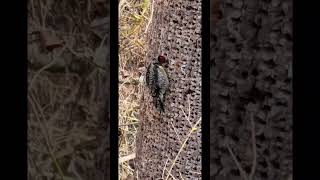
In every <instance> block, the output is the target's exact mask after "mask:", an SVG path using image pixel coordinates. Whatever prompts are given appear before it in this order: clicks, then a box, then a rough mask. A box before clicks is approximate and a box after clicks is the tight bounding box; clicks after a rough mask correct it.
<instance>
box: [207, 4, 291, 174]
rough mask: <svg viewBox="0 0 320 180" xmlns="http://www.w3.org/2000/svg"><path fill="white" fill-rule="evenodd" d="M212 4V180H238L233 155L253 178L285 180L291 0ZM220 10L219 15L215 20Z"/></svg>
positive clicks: (288, 145) (288, 144)
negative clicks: (218, 18) (217, 19)
mask: <svg viewBox="0 0 320 180" xmlns="http://www.w3.org/2000/svg"><path fill="white" fill-rule="evenodd" d="M211 5H212V6H216V7H215V8H212V9H211V10H213V9H216V10H217V11H216V12H214V11H211V18H212V19H211V20H212V21H211V29H210V48H211V58H210V61H211V62H210V63H211V67H210V71H211V72H210V81H211V82H210V89H211V92H210V99H211V101H210V103H211V104H210V110H211V112H210V179H213V180H215V179H243V178H241V177H240V175H241V174H240V173H239V169H241V168H239V167H237V164H236V162H235V160H234V159H235V158H236V159H237V161H239V162H238V164H240V166H242V168H243V171H245V173H247V174H250V172H252V173H251V174H252V177H253V179H256V180H258V179H259V180H274V179H288V178H289V177H290V176H291V175H292V88H291V86H292V67H291V64H292V36H293V34H292V1H291V0H284V1H280V0H270V1H264V0H234V1H232V0H231V1H220V3H218V4H213V3H212V4H211ZM217 5H218V6H219V7H218V8H217ZM218 11H220V12H221V15H222V18H221V19H220V20H219V21H214V18H215V17H214V16H215V14H217V12H218ZM252 124H253V125H254V126H252ZM252 133H253V134H254V137H255V141H253V140H252V139H253V138H252ZM253 145H254V146H256V150H254V148H252V146H253ZM230 152H233V154H234V157H235V158H233V157H232V155H231V153H230ZM252 167H253V171H252ZM248 179H249V178H248Z"/></svg>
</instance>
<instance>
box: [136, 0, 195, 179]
mask: <svg viewBox="0 0 320 180" xmlns="http://www.w3.org/2000/svg"><path fill="white" fill-rule="evenodd" d="M153 10H154V11H153V18H152V21H151V23H150V26H149V29H148V31H147V36H148V40H149V42H148V45H149V47H148V48H149V54H148V59H147V62H146V65H147V64H148V63H150V61H151V59H152V58H153V57H157V56H158V55H159V54H163V55H164V56H166V57H167V59H168V60H169V65H168V66H167V67H166V70H167V73H168V75H169V78H170V89H169V91H168V92H167V95H166V98H165V113H164V114H162V115H161V116H160V114H159V113H158V111H157V109H156V108H155V107H154V104H153V103H152V99H151V96H150V95H149V93H148V91H147V89H145V92H144V98H143V102H142V107H143V108H142V110H141V113H140V114H141V123H140V131H139V133H138V135H137V158H136V164H137V169H136V170H137V171H136V172H137V175H138V177H139V179H158V178H159V179H166V178H167V177H168V179H173V178H172V176H173V177H175V178H178V179H181V178H183V179H201V1H200V0H196V1H183V0H178V1H168V0H162V1H155V0H154V1H153ZM195 127H196V128H197V129H195ZM168 172H170V173H168Z"/></svg>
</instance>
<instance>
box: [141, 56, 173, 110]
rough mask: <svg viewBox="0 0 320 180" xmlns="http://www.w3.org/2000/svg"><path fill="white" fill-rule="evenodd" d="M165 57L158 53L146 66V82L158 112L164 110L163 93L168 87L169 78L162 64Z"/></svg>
mask: <svg viewBox="0 0 320 180" xmlns="http://www.w3.org/2000/svg"><path fill="white" fill-rule="evenodd" d="M165 62H166V58H165V57H164V56H162V55H159V56H158V58H157V59H156V58H154V59H153V61H152V62H151V63H150V64H149V66H148V67H147V72H146V84H147V87H148V88H149V90H150V93H151V95H152V97H153V100H154V104H155V106H156V108H157V109H158V110H159V111H160V112H164V99H165V94H166V92H167V90H168V88H169V78H168V75H167V73H166V71H165V69H164V66H163V64H164V63H165Z"/></svg>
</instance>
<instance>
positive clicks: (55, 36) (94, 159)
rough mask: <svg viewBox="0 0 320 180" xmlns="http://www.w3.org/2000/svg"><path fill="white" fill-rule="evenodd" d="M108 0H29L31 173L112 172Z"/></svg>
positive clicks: (71, 178)
mask: <svg viewBox="0 0 320 180" xmlns="http://www.w3.org/2000/svg"><path fill="white" fill-rule="evenodd" d="M109 17H110V8H109V1H105V0H103V1H101V0H80V1H78V0H68V1H54V0H44V1H35V0H28V57H27V60H28V179H32V180H42V179H64V180H81V179H82V180H88V179H97V180H106V179H110V177H109V174H110V170H109V163H110V162H109V159H110V143H109V141H110V139H109V135H110V130H109V129H110V128H109V121H110V115H109V104H110V102H109V94H110V93H109V89H110V76H109V75H110V73H109V71H110V62H109V60H110V58H109V51H110V47H109V21H110V20H109Z"/></svg>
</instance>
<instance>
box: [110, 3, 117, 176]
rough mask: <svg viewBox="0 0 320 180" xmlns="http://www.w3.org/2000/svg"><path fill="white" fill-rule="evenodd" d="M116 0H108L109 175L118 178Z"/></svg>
mask: <svg viewBox="0 0 320 180" xmlns="http://www.w3.org/2000/svg"><path fill="white" fill-rule="evenodd" d="M118 5H119V3H118V1H110V96H111V97H110V138H111V139H110V143H111V144H110V150H111V152H110V156H111V157H110V160H111V162H110V171H111V172H110V175H111V177H112V178H111V179H118V176H119V175H118V104H119V103H118V69H119V66H118V65H119V60H118V49H119V41H118V39H119V37H118V11H119V9H118Z"/></svg>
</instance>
